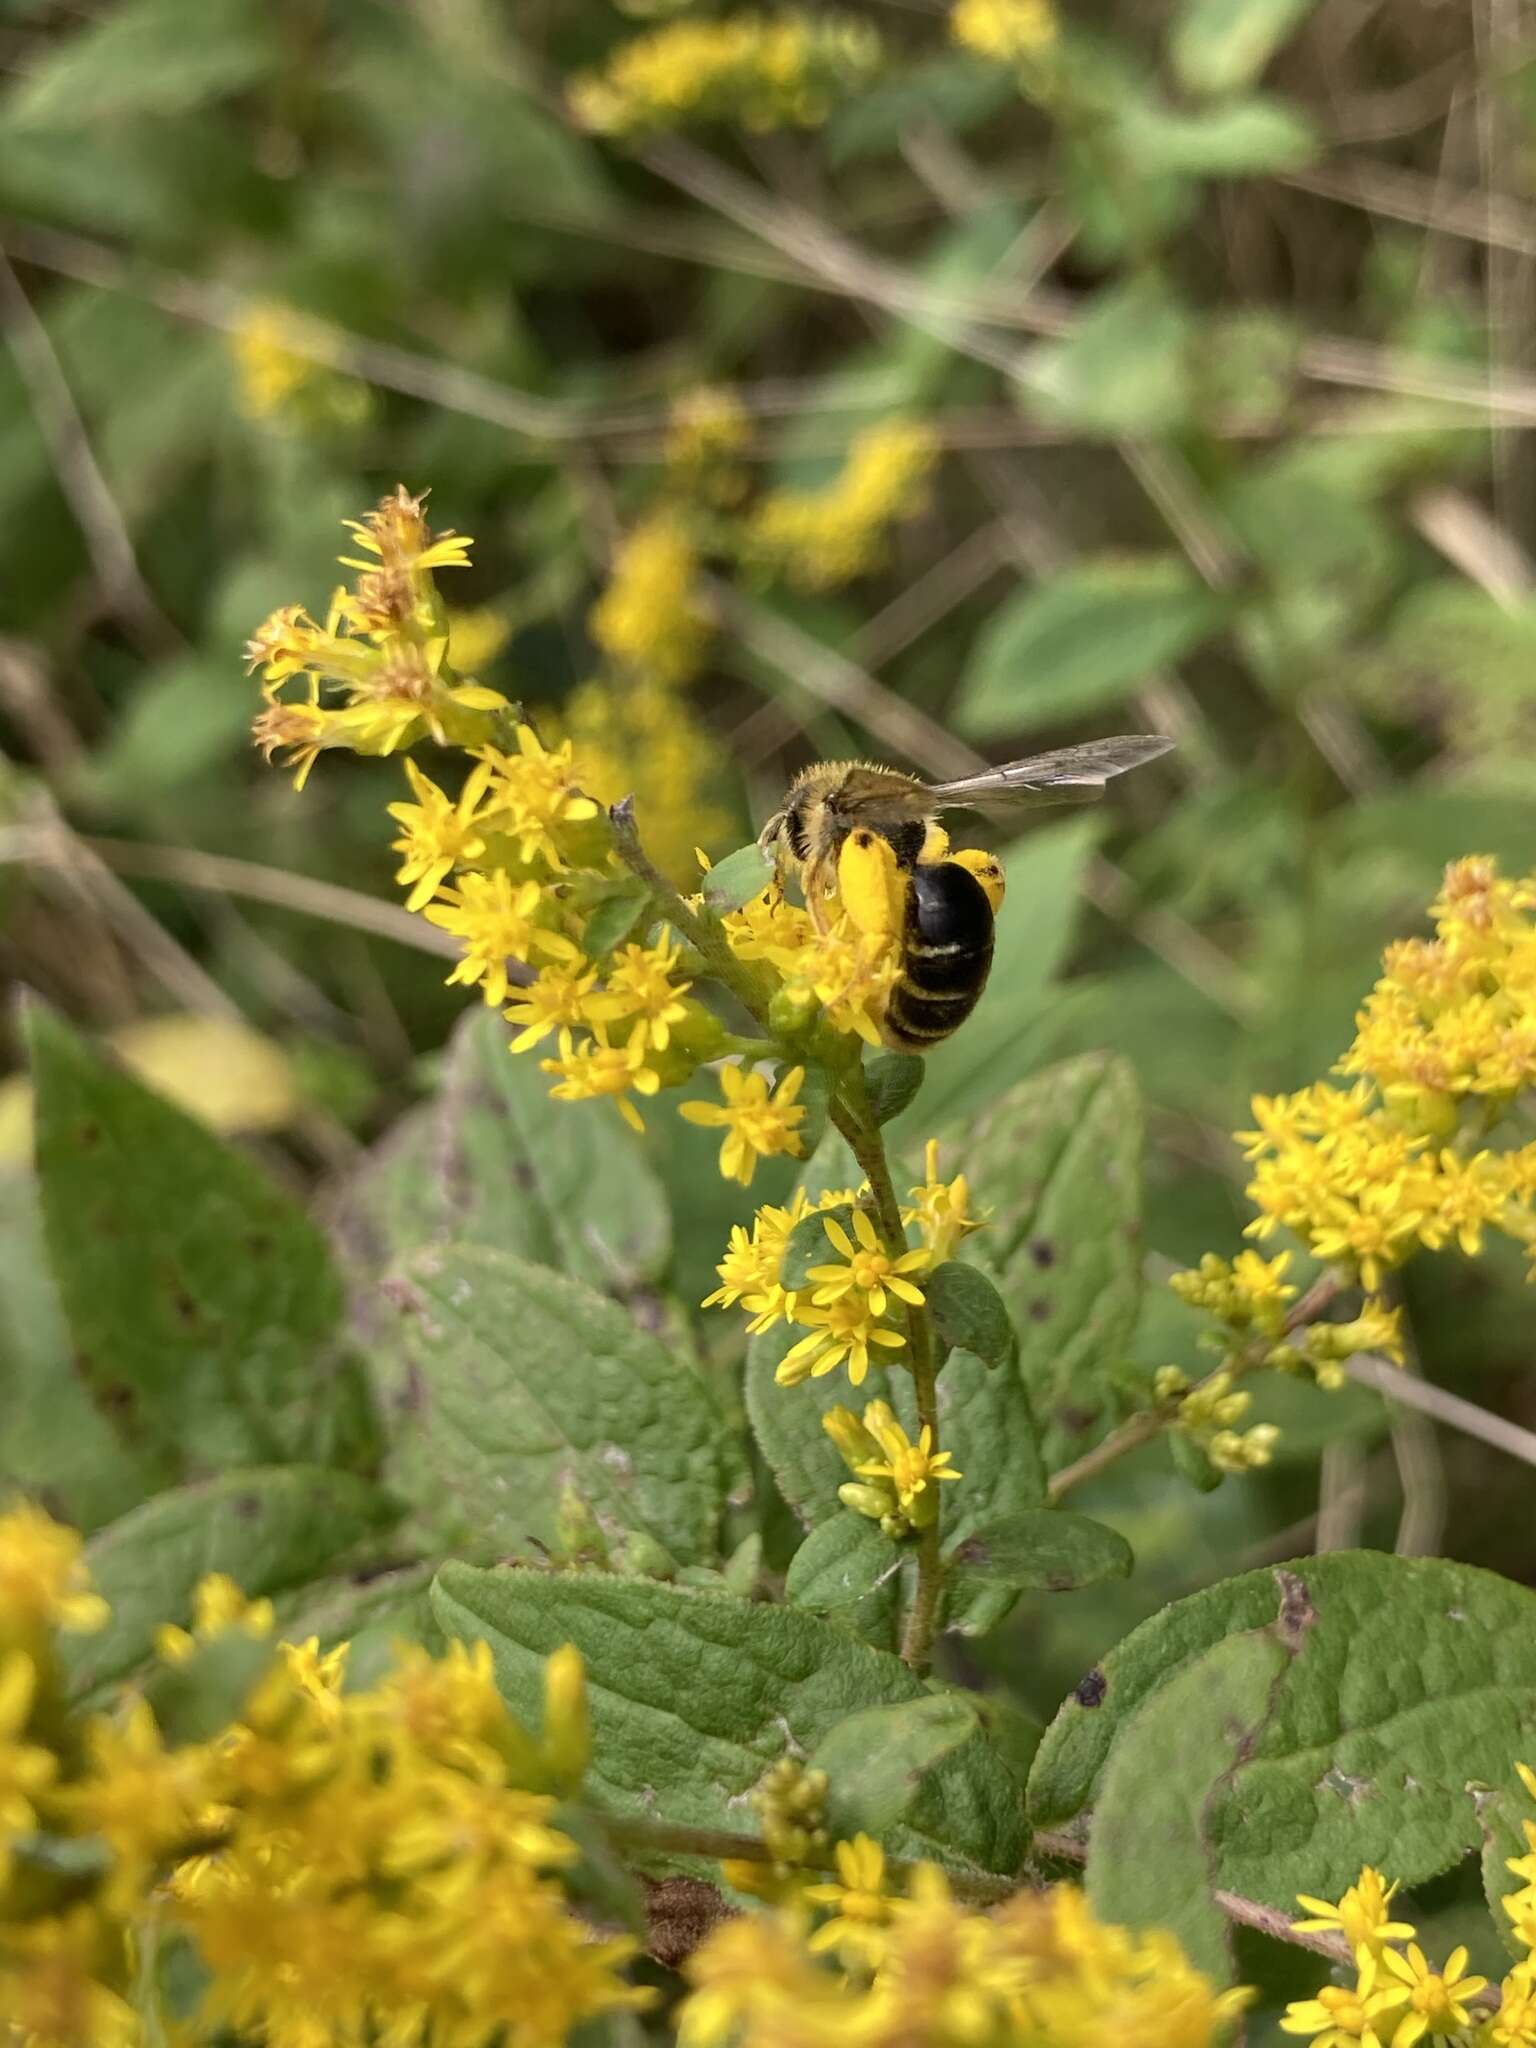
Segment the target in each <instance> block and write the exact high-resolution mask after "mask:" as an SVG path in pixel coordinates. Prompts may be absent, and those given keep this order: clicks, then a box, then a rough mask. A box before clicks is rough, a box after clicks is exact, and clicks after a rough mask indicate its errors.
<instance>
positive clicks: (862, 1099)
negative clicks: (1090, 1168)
mask: <svg viewBox="0 0 1536 2048" xmlns="http://www.w3.org/2000/svg"><path fill="white" fill-rule="evenodd" d="M831 1117H832V1121H833V1123H834V1124H835V1125H836V1126H837V1128H838V1130H839V1131H841V1132H842V1134H843V1136H844V1137H845V1138H846V1139H847V1140H848V1145H849V1148H850V1150H851V1151H852V1153H853V1156H854V1158H855V1159H856V1160H857V1161H858V1163H859V1165H860V1166H861V1167H862V1168H863V1171H864V1177H865V1179H866V1180H867V1181H868V1182H869V1191H870V1193H871V1195H872V1196H873V1197H874V1203H875V1214H876V1217H877V1218H878V1220H879V1224H880V1235H881V1237H882V1239H883V1240H884V1243H885V1248H886V1251H887V1252H888V1253H889V1254H890V1256H891V1257H892V1258H893V1259H897V1258H900V1257H901V1255H902V1253H903V1252H904V1251H905V1250H906V1249H907V1237H906V1232H905V1230H904V1229H903V1227H902V1221H901V1204H900V1203H899V1202H898V1201H897V1199H896V1190H895V1187H894V1186H893V1185H892V1182H891V1169H890V1165H889V1163H888V1161H887V1159H886V1156H885V1144H884V1141H883V1140H882V1138H881V1136H880V1129H879V1126H878V1125H877V1124H876V1123H875V1121H874V1118H873V1116H872V1115H871V1114H870V1108H869V1096H868V1092H867V1090H866V1089H865V1086H864V1075H863V1070H862V1068H855V1069H854V1070H853V1071H852V1073H850V1074H849V1075H848V1076H847V1077H846V1079H845V1080H844V1082H843V1084H842V1087H841V1089H840V1091H839V1093H838V1094H837V1095H835V1096H834V1097H833V1099H832V1108H831ZM907 1362H908V1364H909V1365H910V1366H911V1368H912V1386H913V1391H914V1393H915V1395H916V1399H917V1421H918V1428H919V1429H920V1430H922V1429H927V1430H930V1431H931V1432H932V1434H931V1435H930V1437H929V1439H928V1442H929V1448H930V1449H931V1450H934V1451H936V1450H937V1449H938V1448H939V1367H938V1359H937V1356H936V1353H935V1347H934V1341H933V1319H932V1317H931V1316H930V1315H929V1313H928V1307H927V1304H926V1303H923V1304H922V1305H919V1304H917V1303H915V1302H911V1303H908V1305H907ZM939 1521H940V1517H939V1516H935V1517H934V1519H933V1521H932V1522H931V1523H930V1524H929V1525H928V1527H927V1528H926V1529H920V1530H919V1531H918V1538H917V1589H916V1591H915V1593H914V1594H913V1596H912V1605H911V1607H910V1609H909V1610H908V1612H907V1626H906V1630H905V1633H904V1635H903V1638H902V1645H901V1654H902V1658H903V1660H904V1661H905V1662H906V1663H908V1664H910V1665H911V1667H912V1669H913V1670H914V1671H926V1670H927V1668H928V1663H929V1659H930V1657H931V1655H932V1651H933V1639H934V1636H935V1635H936V1634H937V1632H938V1626H939V1608H940V1599H941V1595H942V1593H943V1590H944V1559H943V1553H942V1551H941V1549H940V1545H939Z"/></svg>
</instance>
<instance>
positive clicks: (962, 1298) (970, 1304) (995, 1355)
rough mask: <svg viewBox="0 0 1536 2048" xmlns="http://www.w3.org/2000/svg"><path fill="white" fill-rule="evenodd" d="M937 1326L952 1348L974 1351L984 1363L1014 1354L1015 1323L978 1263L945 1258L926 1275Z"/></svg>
mask: <svg viewBox="0 0 1536 2048" xmlns="http://www.w3.org/2000/svg"><path fill="white" fill-rule="evenodd" d="M923 1292H924V1294H926V1295H927V1297H928V1307H929V1310H930V1312H931V1314H932V1316H933V1322H934V1327H935V1329H936V1330H937V1331H938V1333H939V1335H940V1337H941V1338H942V1339H943V1340H944V1343H945V1344H946V1345H947V1346H948V1348H949V1349H950V1350H952V1351H953V1350H960V1351H973V1352H974V1353H975V1354H976V1356H977V1357H978V1358H979V1359H980V1360H981V1362H982V1364H983V1365H1003V1364H1005V1363H1006V1362H1007V1361H1008V1360H1009V1359H1010V1358H1012V1356H1013V1350H1014V1335H1013V1325H1012V1323H1010V1322H1009V1320H1008V1310H1007V1308H1006V1307H1005V1306H1004V1304H1003V1297H1002V1296H1001V1295H1000V1294H999V1293H998V1291H997V1289H996V1288H995V1287H994V1286H993V1285H992V1282H991V1281H990V1280H989V1279H988V1278H987V1276H986V1274H985V1273H983V1272H982V1271H981V1270H980V1268H979V1267H977V1266H969V1265H967V1264H965V1262H964V1261H963V1260H961V1259H946V1260H945V1261H944V1263H943V1265H942V1266H935V1267H934V1269H933V1271H932V1272H931V1273H925V1274H924V1275H923Z"/></svg>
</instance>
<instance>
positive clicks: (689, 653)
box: [588, 510, 710, 688]
mask: <svg viewBox="0 0 1536 2048" xmlns="http://www.w3.org/2000/svg"><path fill="white" fill-rule="evenodd" d="M698 580H699V558H698V554H697V551H696V549H695V548H694V545H693V542H692V540H691V539H690V537H689V534H688V530H687V528H686V526H685V525H684V524H683V521H682V520H681V518H680V517H679V516H678V515H677V514H676V513H675V512H673V511H671V510H663V511H660V512H656V513H653V514H652V515H651V517H650V518H649V519H647V520H646V521H645V522H644V523H643V524H642V525H640V526H637V527H636V528H635V529H634V531H633V532H632V533H630V534H629V535H627V536H626V538H625V539H624V541H623V542H622V543H621V545H620V546H619V548H618V550H617V552H616V553H615V555H614V560H613V571H612V574H611V575H610V577H609V579H608V587H607V589H606V590H605V591H604V592H603V595H602V596H601V597H600V598H599V599H598V601H597V604H596V605H595V606H594V607H593V610H592V613H591V616H590V618H589V620H588V624H589V625H590V627H591V630H592V637H593V639H594V640H595V641H596V642H597V644H598V646H599V647H600V648H601V649H602V650H603V652H604V653H605V654H606V655H607V656H608V657H609V659H610V660H612V661H614V662H616V663H617V664H618V665H619V666H620V667H621V668H624V669H628V670H630V671H632V672H633V673H634V674H636V675H642V676H649V677H651V678H652V679H654V680H655V681H658V682H661V683H665V684H667V685H669V686H670V687H673V688H675V687H676V686H677V685H678V684H680V683H684V682H686V681H687V680H688V678H689V677H690V676H692V675H693V674H695V673H696V671H697V670H698V668H699V665H700V663H701V662H702V660H703V658H704V651H705V649H706V647H707V646H708V644H709V635H710V619H709V614H708V613H707V612H706V611H705V609H704V607H703V605H702V604H701V603H700V601H699V597H698V594H697V591H698Z"/></svg>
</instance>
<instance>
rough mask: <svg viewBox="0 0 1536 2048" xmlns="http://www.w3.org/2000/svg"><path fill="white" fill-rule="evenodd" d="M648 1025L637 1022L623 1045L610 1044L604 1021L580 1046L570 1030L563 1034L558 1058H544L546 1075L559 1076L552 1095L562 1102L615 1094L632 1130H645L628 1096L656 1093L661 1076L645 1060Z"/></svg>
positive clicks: (620, 1112) (624, 1117)
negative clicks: (646, 1027) (631, 1094)
mask: <svg viewBox="0 0 1536 2048" xmlns="http://www.w3.org/2000/svg"><path fill="white" fill-rule="evenodd" d="M645 1053H646V1046H645V1026H644V1024H637V1025H636V1026H635V1028H634V1029H633V1031H631V1032H630V1034H629V1037H628V1039H627V1040H626V1041H625V1043H624V1044H623V1045H610V1044H609V1042H608V1029H607V1026H606V1025H604V1024H599V1025H597V1026H595V1027H594V1032H593V1036H592V1037H591V1038H589V1039H587V1040H586V1041H585V1042H584V1043H583V1044H581V1045H578V1044H577V1043H576V1041H575V1039H574V1038H573V1037H572V1035H571V1033H570V1032H569V1031H565V1030H562V1031H561V1033H560V1056H559V1058H558V1059H549V1060H540V1061H539V1065H540V1067H542V1069H543V1070H544V1072H545V1073H546V1074H554V1075H556V1076H557V1077H558V1078H557V1081H556V1085H555V1086H554V1087H553V1088H551V1089H550V1091H549V1092H550V1094H551V1095H553V1096H555V1097H557V1098H558V1099H559V1100H560V1101H561V1102H592V1101H595V1100H596V1099H597V1098H598V1097H599V1096H603V1095H611V1096H612V1097H613V1099H614V1103H615V1106H616V1107H617V1109H618V1111H619V1114H620V1115H621V1116H622V1117H623V1119H624V1121H625V1122H626V1123H627V1124H628V1125H629V1126H630V1128H631V1129H632V1130H636V1131H643V1130H644V1129H645V1121H644V1119H643V1118H642V1117H641V1115H640V1112H639V1110H637V1109H636V1108H635V1106H634V1104H633V1103H632V1102H629V1101H627V1100H626V1097H627V1096H628V1095H629V1094H630V1092H631V1091H633V1092H634V1093H635V1094H636V1095H654V1094H656V1092H657V1090H658V1089H659V1088H660V1087H661V1076H660V1075H659V1074H658V1073H657V1072H656V1070H655V1068H654V1067H648V1066H647V1065H646V1063H645Z"/></svg>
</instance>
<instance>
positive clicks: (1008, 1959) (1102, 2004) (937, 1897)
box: [678, 1835, 1251, 2048]
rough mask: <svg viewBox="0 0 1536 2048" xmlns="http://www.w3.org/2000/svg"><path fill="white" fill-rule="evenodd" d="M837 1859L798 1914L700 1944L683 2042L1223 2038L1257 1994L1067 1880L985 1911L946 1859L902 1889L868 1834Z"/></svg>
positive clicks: (773, 2045) (823, 2047) (1046, 2047)
mask: <svg viewBox="0 0 1536 2048" xmlns="http://www.w3.org/2000/svg"><path fill="white" fill-rule="evenodd" d="M836 1864H837V1876H836V1879H835V1880H832V1881H829V1882H827V1883H825V1884H812V1885H808V1886H803V1887H801V1888H800V1889H799V1892H798V1897H797V1900H796V1903H795V1905H794V1906H793V1907H792V1908H790V1909H789V1910H787V1911H785V1912H782V1913H780V1914H777V1915H772V1914H763V1913H758V1914H749V1915H745V1916H743V1917H742V1918H740V1919H736V1920H729V1921H726V1922H725V1923H724V1924H723V1925H722V1926H721V1927H719V1928H717V1929H716V1931H715V1932H714V1933H713V1934H712V1935H711V1936H710V1937H709V1939H708V1941H706V1942H705V1943H704V1945H703V1947H702V1948H700V1949H699V1950H698V1951H697V1953H696V1954H695V1955H694V1956H693V1958H692V1959H691V1961H690V1962H689V1964H688V1966H687V1974H688V1977H689V1979H690V1981H691V1983H692V1986H693V1989H692V1991H691V1993H690V1995H689V1997H688V1998H687V2000H686V2001H685V2003H684V2005H683V2008H682V2012H681V2016H680V2021H679V2030H678V2040H679V2043H680V2048H724V2044H726V2043H727V2042H729V2043H731V2044H733V2048H788V2044H790V2043H793V2044H794V2048H915V2044H919V2043H933V2044H938V2043H940V2042H945V2043H948V2042H955V2043H959V2042H975V2043H982V2042H986V2043H989V2044H995V2048H1101V2044H1103V2043H1105V2042H1110V2041H1115V2042H1132V2043H1157V2044H1159V2048H1164V2044H1167V2048H1172V2044H1177V2048H1208V2044H1214V2043H1215V2042H1217V2041H1218V2040H1219V2039H1221V2038H1222V2037H1223V2036H1224V2034H1225V2032H1226V2029H1227V2027H1228V2026H1229V2024H1230V2022H1231V2021H1232V2020H1233V2019H1234V2018H1235V2017H1236V2016H1237V2014H1238V2013H1239V2012H1240V2011H1241V2010H1242V2009H1243V2007H1244V2006H1245V2005H1246V2004H1247V2003H1248V2002H1249V1999H1250V1996H1251V1994H1250V1993H1249V1992H1248V1991H1246V1990H1237V1991H1218V1990H1217V1989H1216V1987H1215V1986H1214V1985H1213V1984H1212V1983H1211V1982H1210V1980H1209V1979H1208V1978H1206V1977H1205V1976H1203V1975H1202V1974H1201V1973H1200V1972H1199V1971H1198V1970H1196V1969H1195V1968H1194V1967H1193V1966H1192V1965H1191V1964H1190V1962H1189V1960H1188V1958H1187V1957H1186V1956H1185V1955H1184V1953H1183V1951H1182V1949H1181V1948H1180V1946H1179V1944H1178V1942H1177V1941H1176V1940H1175V1939H1174V1937H1173V1936H1172V1935H1170V1934H1165V1933H1161V1932H1155V1933H1150V1934H1132V1933H1130V1932H1128V1931H1127V1930H1125V1929H1124V1928H1119V1927H1111V1926H1105V1925H1103V1924H1102V1923H1100V1922H1099V1921H1098V1920H1096V1919H1095V1917H1094V1915H1093V1913H1092V1911H1091V1910H1090V1908H1089V1906H1088V1903H1087V1901H1086V1900H1085V1899H1084V1897H1083V1895H1082V1893H1081V1892H1080V1891H1078V1890H1076V1889H1075V1888H1073V1887H1071V1886H1068V1885H1058V1886H1056V1887H1054V1888H1053V1889H1051V1890H1049V1891H1038V1892H1036V1891H1025V1892H1020V1893H1019V1894H1018V1895H1017V1896H1015V1897H1014V1898H1012V1899H1009V1900H1008V1901H1007V1902H1006V1903H1005V1904H1004V1905H1002V1906H999V1907H997V1908H995V1909H993V1910H992V1911H990V1912H980V1911H977V1910H975V1909H973V1908H969V1907H966V1906H964V1905H962V1904H960V1903H959V1902H958V1901H957V1900H956V1899H955V1898H954V1897H953V1896H952V1894H951V1892H950V1888H949V1886H948V1884H947V1882H946V1880H945V1878H944V1875H943V1873H942V1872H941V1871H940V1870H938V1869H937V1868H936V1867H935V1866H934V1865H932V1864H920V1865H918V1866H917V1867H916V1868H915V1869H914V1870H913V1871H912V1873H911V1875H910V1877H909V1879H908V1882H907V1885H906V1888H905V1891H904V1892H901V1893H895V1892H893V1890H892V1889H891V1887H890V1884H889V1882H888V1876H887V1872H886V1867H885V1857H884V1854H883V1852H882V1850H881V1849H880V1846H879V1844H878V1843H876V1842H874V1841H872V1840H871V1839H870V1838H869V1837H868V1836H867V1835H860V1836H858V1837H857V1838H856V1839H855V1840H854V1841H852V1842H839V1843H838V1845H837V1851H836ZM812 1911H814V1912H815V1913H816V1915H817V1916H818V1918H819V1924H817V1925H815V1926H813V1925H812V1922H811V1919H810V1917H809V1916H810V1913H811V1912H812Z"/></svg>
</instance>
